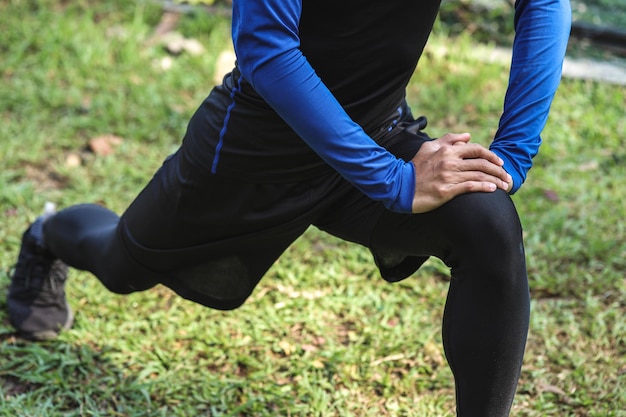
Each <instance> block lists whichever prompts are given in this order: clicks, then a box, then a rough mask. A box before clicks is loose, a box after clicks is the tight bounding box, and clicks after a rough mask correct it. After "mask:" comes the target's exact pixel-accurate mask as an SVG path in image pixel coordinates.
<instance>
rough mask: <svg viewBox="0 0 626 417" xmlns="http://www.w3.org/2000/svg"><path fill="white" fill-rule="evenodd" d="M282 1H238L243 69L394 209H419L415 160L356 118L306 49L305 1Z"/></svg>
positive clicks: (344, 169)
mask: <svg viewBox="0 0 626 417" xmlns="http://www.w3.org/2000/svg"><path fill="white" fill-rule="evenodd" d="M278 3H280V2H277V4H274V2H273V1H263V2H262V1H257V2H252V1H250V2H235V8H234V11H235V13H234V16H233V17H234V20H233V21H234V26H233V40H234V43H235V51H236V52H237V57H238V63H239V68H240V70H241V73H242V75H243V76H244V78H245V79H246V80H247V81H248V82H249V83H251V84H252V86H253V87H254V89H255V90H256V91H257V92H258V93H259V95H261V96H262V97H263V99H264V100H265V101H266V102H267V103H268V104H269V105H270V106H272V108H273V109H274V110H275V111H276V112H277V113H278V114H279V115H280V116H281V117H282V118H283V119H284V120H285V121H286V122H287V123H288V124H289V125H290V126H291V127H292V128H293V129H294V130H295V131H296V132H297V133H298V135H299V136H300V137H301V138H302V139H303V140H304V141H305V142H306V143H307V144H308V145H309V146H310V147H311V148H312V149H313V150H314V151H315V152H316V153H317V154H318V155H320V157H321V158H322V159H324V160H325V162H326V163H328V164H329V165H330V166H331V167H333V168H334V169H335V170H337V171H338V172H339V173H340V174H341V175H342V176H343V177H344V178H346V179H347V180H348V181H350V182H351V183H352V184H353V185H354V186H355V187H357V188H358V189H359V190H361V191H362V192H363V193H364V194H366V195H367V196H369V197H370V198H372V199H374V200H377V201H381V202H382V203H384V204H385V206H387V207H388V208H389V209H391V210H394V211H399V212H407V213H409V212H411V205H412V199H413V192H414V187H415V181H414V175H415V174H414V169H413V165H412V164H411V163H407V162H405V161H403V160H401V159H398V158H396V157H395V156H394V155H392V154H391V153H389V152H388V151H387V150H385V149H384V148H382V147H380V146H379V145H378V144H376V142H374V141H373V140H372V139H371V138H370V137H369V136H368V135H367V134H366V133H365V132H364V131H363V129H362V128H361V127H360V126H359V125H358V124H356V123H355V122H354V121H352V119H351V118H350V117H349V116H348V115H347V113H346V112H345V111H344V109H343V107H342V106H341V104H340V103H339V102H338V101H337V100H336V98H335V97H334V96H333V95H332V93H331V92H330V91H329V89H328V88H327V87H326V86H325V85H324V84H323V82H322V81H321V80H320V78H319V77H318V76H317V74H316V73H315V71H314V70H313V68H312V67H311V65H310V64H309V62H308V61H307V59H306V58H305V57H304V56H303V55H302V53H301V51H300V49H299V39H298V36H297V20H298V19H297V17H298V16H299V13H300V10H299V9H298V7H297V3H298V2H292V3H291V6H292V7H294V8H292V9H291V10H290V9H288V8H287V9H285V8H283V7H282V3H281V4H278ZM294 3H296V5H295V6H294ZM264 16H265V17H264Z"/></svg>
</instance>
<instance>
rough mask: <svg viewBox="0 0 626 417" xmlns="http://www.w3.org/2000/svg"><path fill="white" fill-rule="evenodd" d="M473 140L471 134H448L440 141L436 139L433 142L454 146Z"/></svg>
mask: <svg viewBox="0 0 626 417" xmlns="http://www.w3.org/2000/svg"><path fill="white" fill-rule="evenodd" d="M470 139H471V135H470V134H469V133H446V134H445V135H443V136H441V137H440V138H439V139H435V140H434V141H433V142H440V143H441V144H442V145H454V144H455V143H458V142H461V143H468V142H469V141H470Z"/></svg>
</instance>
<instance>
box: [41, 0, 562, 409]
mask: <svg viewBox="0 0 626 417" xmlns="http://www.w3.org/2000/svg"><path fill="white" fill-rule="evenodd" d="M438 10H439V1H438V0H422V1H419V0H410V1H409V0H389V1H380V0H365V1H364V0H340V1H337V0H333V1H329V0H294V1H283V0H281V1H279V0H263V1H252V0H246V1H243V0H234V1H233V42H234V46H235V51H236V53H237V64H236V66H235V68H234V70H233V71H232V72H231V73H229V74H227V75H226V76H225V77H224V80H223V83H222V84H221V85H219V86H216V87H215V88H214V89H213V90H212V92H211V93H210V95H209V96H208V98H207V99H206V100H205V101H204V102H203V103H202V105H201V106H200V107H199V109H198V110H197V112H196V113H195V114H194V116H193V117H192V119H191V121H190V123H189V126H188V129H187V132H186V135H185V137H184V140H183V142H182V145H181V147H180V148H179V149H178V151H177V152H176V153H175V154H173V155H171V156H170V157H168V158H167V159H166V160H165V162H164V164H163V166H162V167H161V168H160V169H159V171H158V172H157V173H156V174H155V176H154V177H153V178H152V180H151V181H150V182H149V184H148V185H147V186H146V188H145V189H144V190H143V191H142V192H141V193H140V194H139V196H138V197H137V198H136V200H135V201H134V202H133V203H132V204H131V206H130V207H129V208H128V209H127V211H126V212H125V213H124V214H123V215H122V216H121V217H118V216H117V215H116V214H115V213H112V212H110V211H108V210H106V209H104V208H102V207H99V206H95V205H78V206H73V207H69V208H67V209H65V210H62V211H60V212H59V213H57V214H56V215H54V216H52V217H50V218H49V219H48V220H47V221H46V222H45V224H44V225H43V230H44V238H45V243H46V247H47V248H48V249H49V250H50V251H51V252H52V253H54V255H56V256H57V257H58V258H60V259H61V260H63V261H64V262H65V263H67V264H68V265H70V266H72V267H75V268H79V269H83V270H88V271H90V272H92V273H94V274H95V275H96V276H97V277H98V278H99V279H100V280H101V281H102V282H103V284H104V285H105V286H107V288H109V289H110V290H112V291H114V292H117V293H128V292H132V291H137V290H143V289H146V288H149V287H151V286H153V285H155V284H156V283H161V284H164V285H166V286H168V287H170V288H172V289H173V290H174V291H176V292H177V293H178V294H180V295H181V296H183V297H185V298H187V299H190V300H193V301H195V302H198V303H201V304H203V305H206V306H208V307H212V308H218V309H233V308H236V307H238V306H239V305H241V304H242V303H243V302H244V301H245V300H246V298H247V297H248V296H249V295H250V293H251V292H252V291H253V289H254V288H255V286H256V285H257V283H258V282H259V280H260V279H261V278H262V276H263V275H264V274H265V272H267V270H268V269H269V268H270V267H271V265H272V264H273V263H274V261H275V260H276V259H277V258H278V257H279V256H280V255H281V254H282V253H283V252H284V250H285V249H286V248H287V247H288V246H289V245H290V244H291V243H292V242H293V241H294V240H295V239H297V238H298V237H299V236H300V235H301V234H302V233H303V232H304V231H305V230H306V229H307V228H308V227H309V226H310V225H314V226H316V227H318V228H320V229H322V230H324V231H327V232H328V233H331V234H333V235H335V236H338V237H340V238H343V239H345V240H348V241H352V242H356V243H358V244H361V245H364V246H367V247H368V248H369V249H370V250H371V251H372V254H373V255H374V259H375V261H376V264H377V265H378V267H379V269H380V271H381V275H382V276H383V278H385V279H387V280H388V281H398V280H401V279H404V278H406V277H408V276H409V275H411V274H412V273H413V272H415V271H416V270H417V269H418V268H419V266H420V265H421V264H422V263H423V262H424V261H425V260H426V259H427V258H428V257H429V256H436V257H439V258H441V259H442V260H443V261H444V262H445V263H446V264H447V265H448V266H449V267H450V268H451V275H452V280H451V284H450V290H449V294H448V300H447V303H446V309H445V314H444V325H443V337H444V348H445V351H446V356H447V358H448V361H449V364H450V366H451V368H452V370H453V373H454V376H455V382H456V387H457V412H458V415H462V416H469V415H480V416H503V415H508V412H509V409H510V406H511V402H512V400H513V396H514V393H515V389H516V386H517V380H518V378H519V372H520V367H521V363H522V358H523V354H524V347H525V341H526V333H527V330H528V316H529V291H528V284H527V278H526V268H525V261H524V251H523V243H522V232H521V226H520V222H519V218H518V215H517V213H516V211H515V207H514V205H513V203H512V201H511V199H510V197H509V196H508V195H507V194H506V193H505V192H503V191H501V190H499V191H496V192H493V193H469V194H464V195H461V196H459V197H457V198H455V199H453V200H452V201H450V202H448V203H446V204H444V205H443V206H441V207H439V208H438V209H435V210H433V211H430V212H427V213H423V214H410V212H411V204H412V200H413V196H414V191H415V170H414V167H413V164H412V163H411V162H410V160H411V158H413V156H414V155H415V154H416V153H417V151H418V150H419V148H420V145H421V144H422V143H424V141H427V140H430V138H429V137H428V136H427V134H426V133H425V132H424V131H423V130H424V127H425V119H424V118H418V119H417V120H414V118H413V115H412V113H411V110H410V109H409V108H408V106H407V104H406V102H405V87H406V85H407V83H408V82H409V79H410V78H411V77H412V76H413V74H414V70H415V68H416V65H417V62H418V59H419V57H420V55H421V54H422V51H423V49H424V47H425V45H426V42H427V39H428V36H429V34H430V31H431V29H432V27H433V23H434V21H435V18H436V15H437V12H438ZM569 19H570V11H569V3H568V2H567V1H566V0H518V1H517V3H516V12H515V28H516V38H515V43H514V46H513V61H512V66H511V74H510V83H509V87H508V90H507V94H506V97H505V101H504V111H503V115H502V118H501V121H500V125H499V129H498V131H497V134H496V137H495V139H494V141H493V143H492V145H491V147H490V149H491V150H492V151H493V152H495V153H496V154H498V156H500V157H501V158H502V159H503V160H504V168H505V169H506V171H507V172H508V173H509V174H510V175H511V176H512V177H513V183H514V185H513V192H515V191H516V190H517V189H519V187H520V186H521V184H522V183H523V181H524V179H525V177H526V173H527V171H528V169H529V168H530V166H531V160H532V157H533V156H534V155H535V154H536V153H537V150H538V148H539V145H540V142H541V140H540V132H541V130H542V129H543V126H544V125H545V122H546V118H547V115H548V111H549V107H550V103H551V101H552V98H553V95H554V93H555V91H556V88H557V86H558V83H559V80H560V74H561V64H562V60H563V56H564V53H565V47H566V44H567V35H568V30H569V24H570V21H569ZM418 76H419V74H418Z"/></svg>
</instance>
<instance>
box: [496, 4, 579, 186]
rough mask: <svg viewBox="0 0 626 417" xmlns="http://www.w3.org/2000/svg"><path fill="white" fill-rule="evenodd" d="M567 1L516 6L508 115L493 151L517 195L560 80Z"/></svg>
mask: <svg viewBox="0 0 626 417" xmlns="http://www.w3.org/2000/svg"><path fill="white" fill-rule="evenodd" d="M570 24H571V10H570V5H569V1H567V0H518V1H517V2H516V10H515V41H514V44H513V58H512V61H511V73H510V79H509V86H508V89H507V92H506V96H505V100H504V112H503V114H502V117H501V119H500V124H499V128H498V131H497V133H496V136H495V139H494V141H493V143H492V144H491V146H490V149H491V150H492V151H493V152H495V153H496V154H497V155H498V156H500V157H501V158H502V159H503V160H504V168H505V169H506V170H507V172H508V173H509V174H511V176H512V177H513V187H512V189H511V193H514V192H515V191H517V190H518V189H519V188H520V186H521V185H522V183H523V182H524V180H525V179H526V174H527V172H528V170H529V169H530V167H531V166H532V158H533V157H534V156H535V155H536V154H537V152H538V150H539V146H540V144H541V136H540V134H541V131H542V130H543V128H544V126H545V124H546V121H547V118H548V113H549V110H550V106H551V104H552V100H553V98H554V94H555V92H556V90H557V87H558V85H559V82H560V80H561V69H562V64H563V58H564V55H565V50H566V47H567V41H568V38H569V30H570Z"/></svg>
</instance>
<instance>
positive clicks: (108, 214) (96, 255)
mask: <svg viewBox="0 0 626 417" xmlns="http://www.w3.org/2000/svg"><path fill="white" fill-rule="evenodd" d="M118 223H119V217H118V216H117V214H115V213H114V212H112V211H110V210H107V209H106V208H104V207H101V206H98V205H95V204H79V205H75V206H71V207H68V208H66V209H64V210H62V211H60V212H59V213H57V214H56V215H54V216H52V217H51V218H50V219H48V220H47V221H46V222H45V223H44V238H45V242H46V246H47V247H48V248H49V249H50V250H51V251H52V253H54V254H55V255H56V256H57V257H58V258H60V259H62V260H63V262H65V263H66V264H68V265H69V266H71V267H73V268H76V269H80V270H84V271H89V272H91V273H92V274H94V275H95V276H96V277H98V279H99V280H100V281H101V282H102V283H103V284H104V286H105V287H107V288H108V289H109V290H111V291H113V292H115V293H118V294H127V293H131V292H134V291H141V290H145V289H148V288H150V287H152V286H154V285H155V284H156V282H157V281H158V280H159V278H160V277H159V276H158V275H156V274H155V273H154V272H153V271H150V270H148V269H146V268H144V267H143V266H141V265H139V264H138V263H136V262H135V261H134V260H133V259H132V258H131V257H130V255H128V252H127V251H126V250H125V249H124V243H123V240H122V238H121V237H120V236H119V234H118V230H117V226H118Z"/></svg>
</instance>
